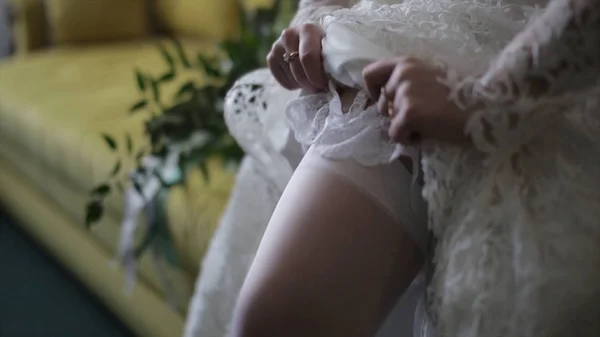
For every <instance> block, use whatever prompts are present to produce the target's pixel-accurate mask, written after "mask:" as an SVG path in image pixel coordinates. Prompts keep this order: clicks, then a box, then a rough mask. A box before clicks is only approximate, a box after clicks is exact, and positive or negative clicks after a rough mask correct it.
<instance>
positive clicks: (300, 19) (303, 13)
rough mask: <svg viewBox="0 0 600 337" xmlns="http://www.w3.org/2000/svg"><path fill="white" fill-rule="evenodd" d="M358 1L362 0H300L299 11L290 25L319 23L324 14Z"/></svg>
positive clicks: (350, 5) (352, 4)
mask: <svg viewBox="0 0 600 337" xmlns="http://www.w3.org/2000/svg"><path fill="white" fill-rule="evenodd" d="M358 2H360V0H300V4H299V5H298V12H297V13H296V16H295V17H294V19H293V20H292V23H291V24H290V27H296V26H299V25H302V24H306V23H314V24H317V23H319V22H320V20H321V17H323V15H325V14H327V13H329V12H331V11H333V10H336V9H339V8H348V7H352V6H354V5H355V4H357V3H358Z"/></svg>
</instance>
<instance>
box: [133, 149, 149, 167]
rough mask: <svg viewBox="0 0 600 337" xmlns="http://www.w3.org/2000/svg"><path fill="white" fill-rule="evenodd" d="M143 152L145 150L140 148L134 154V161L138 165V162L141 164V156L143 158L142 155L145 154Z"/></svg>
mask: <svg viewBox="0 0 600 337" xmlns="http://www.w3.org/2000/svg"><path fill="white" fill-rule="evenodd" d="M145 154H146V150H145V149H141V150H139V151H138V152H137V153H136V155H135V162H136V163H137V164H138V165H140V164H141V163H140V162H141V161H142V158H144V155H145Z"/></svg>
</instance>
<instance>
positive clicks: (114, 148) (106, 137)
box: [102, 133, 118, 151]
mask: <svg viewBox="0 0 600 337" xmlns="http://www.w3.org/2000/svg"><path fill="white" fill-rule="evenodd" d="M102 138H103V139H104V142H105V143H106V145H108V147H109V148H110V149H111V150H112V151H117V149H118V147H117V142H116V141H115V139H114V138H113V137H112V136H111V135H109V134H106V133H103V134H102Z"/></svg>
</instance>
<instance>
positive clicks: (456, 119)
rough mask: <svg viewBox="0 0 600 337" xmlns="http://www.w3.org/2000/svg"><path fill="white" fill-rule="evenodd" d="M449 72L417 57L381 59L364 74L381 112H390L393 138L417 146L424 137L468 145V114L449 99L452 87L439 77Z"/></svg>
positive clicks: (387, 113)
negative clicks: (466, 131)
mask: <svg viewBox="0 0 600 337" xmlns="http://www.w3.org/2000/svg"><path fill="white" fill-rule="evenodd" d="M445 75H446V74H445V71H444V70H443V69H441V68H439V67H434V66H431V65H429V64H428V63H426V62H423V61H421V60H419V59H414V58H404V57H403V58H394V59H388V60H383V61H377V62H374V63H372V64H370V65H369V66H367V67H365V69H364V71H363V77H364V80H365V83H366V86H367V90H368V91H369V94H370V95H371V97H372V98H373V100H375V101H376V102H377V106H378V108H379V111H381V112H382V113H384V114H386V115H390V117H391V118H392V122H391V125H390V128H389V130H388V132H389V136H390V138H392V139H393V140H395V141H397V142H399V143H402V144H405V145H416V144H417V143H419V142H420V141H423V140H436V141H443V142H447V143H453V144H464V143H466V142H467V141H468V137H467V135H466V134H465V132H464V129H465V124H466V122H467V119H468V113H467V112H465V111H463V110H461V109H460V108H459V107H458V106H456V104H454V103H453V102H452V101H451V100H449V98H448V96H449V93H450V89H449V88H448V87H447V86H446V85H444V84H442V83H441V82H440V81H439V79H440V78H444V77H445Z"/></svg>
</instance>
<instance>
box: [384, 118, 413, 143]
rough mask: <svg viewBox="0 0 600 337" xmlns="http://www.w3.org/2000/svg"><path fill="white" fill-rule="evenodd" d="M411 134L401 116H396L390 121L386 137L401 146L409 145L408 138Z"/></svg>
mask: <svg viewBox="0 0 600 337" xmlns="http://www.w3.org/2000/svg"><path fill="white" fill-rule="evenodd" d="M410 134H411V132H410V129H409V128H408V125H407V124H406V122H405V120H404V118H403V116H402V114H401V113H400V114H397V115H396V117H394V118H393V119H392V122H391V123H390V127H389V129H388V135H389V137H390V139H392V140H393V141H395V142H398V143H400V144H403V145H411V141H410V138H411V136H410Z"/></svg>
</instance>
